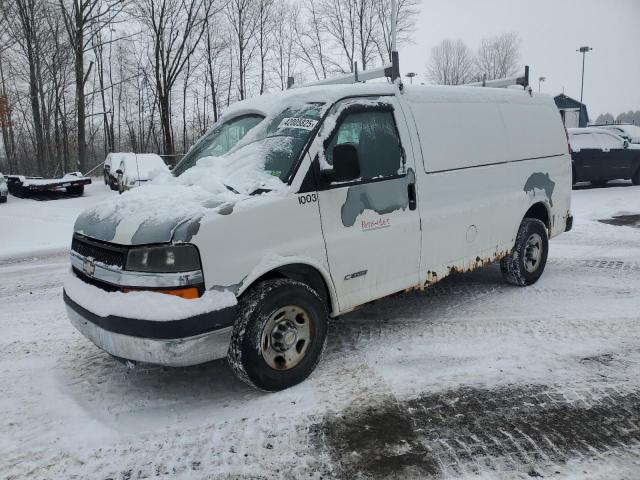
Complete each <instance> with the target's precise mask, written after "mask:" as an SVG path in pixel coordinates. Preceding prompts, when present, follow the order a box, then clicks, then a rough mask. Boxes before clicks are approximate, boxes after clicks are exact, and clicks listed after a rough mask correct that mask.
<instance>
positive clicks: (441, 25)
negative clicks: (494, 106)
mask: <svg viewBox="0 0 640 480" xmlns="http://www.w3.org/2000/svg"><path fill="white" fill-rule="evenodd" d="M420 10H421V12H420V14H419V16H418V19H417V24H416V31H415V34H414V40H415V43H414V44H413V45H405V46H402V47H401V48H400V67H401V70H402V72H403V73H407V72H409V71H414V72H416V73H418V75H419V76H418V77H416V78H414V79H413V81H414V83H415V82H416V81H417V83H420V82H424V81H425V71H426V63H427V61H428V59H429V55H430V51H431V47H433V46H434V45H436V44H437V43H439V42H440V41H441V40H442V39H444V38H451V39H457V38H460V39H462V40H464V41H465V42H466V43H467V44H468V45H469V46H470V47H471V48H472V49H473V50H476V48H477V46H478V44H479V42H480V39H481V38H482V37H485V36H487V35H492V34H495V33H501V32H507V31H514V32H516V33H518V35H520V38H521V40H522V47H521V52H522V59H521V61H522V64H523V66H524V65H525V64H527V65H529V66H530V67H531V78H532V82H531V83H532V85H533V87H534V88H535V89H536V90H537V88H538V77H540V76H544V77H547V81H546V82H544V83H543V84H542V91H543V92H546V93H551V94H554V95H555V94H558V93H562V91H563V89H564V91H565V93H566V94H567V95H569V96H570V97H573V98H576V99H578V100H579V99H580V74H581V68H582V55H581V54H579V53H577V52H576V49H577V48H579V47H580V46H582V45H588V46H590V47H593V49H594V50H593V52H590V53H588V54H587V63H586V68H585V86H584V103H585V104H586V105H587V107H588V109H589V115H590V116H591V117H592V120H595V118H596V116H598V115H599V114H600V113H604V112H611V113H613V114H614V115H617V114H619V113H621V112H622V111H628V110H640V0H527V1H525V0H422V4H421V7H420Z"/></svg>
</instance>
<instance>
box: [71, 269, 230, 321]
mask: <svg viewBox="0 0 640 480" xmlns="http://www.w3.org/2000/svg"><path fill="white" fill-rule="evenodd" d="M64 291H65V292H66V294H67V295H68V296H69V298H71V299H72V300H73V301H74V302H76V303H77V304H78V305H80V306H81V307H83V308H85V309H87V310H89V311H90V312H92V313H94V314H96V315H98V316H100V317H108V316H117V317H125V318H137V319H140V320H153V321H157V322H166V321H171V320H182V319H184V318H189V317H193V316H196V315H202V314H204V313H209V312H213V311H216V310H222V309H223V308H226V307H232V306H234V305H236V304H237V300H236V296H235V295H234V294H233V292H231V291H228V290H225V291H213V290H208V291H206V292H205V294H204V295H203V296H202V297H200V298H197V299H191V300H187V299H184V298H181V297H176V296H175V295H167V294H165V293H158V292H150V291H145V292H129V293H123V292H106V291H104V290H101V289H99V288H97V287H94V286H92V285H89V284H88V283H84V282H83V281H82V280H80V279H79V278H77V277H76V276H75V275H74V274H73V273H69V274H67V276H66V278H65V281H64Z"/></svg>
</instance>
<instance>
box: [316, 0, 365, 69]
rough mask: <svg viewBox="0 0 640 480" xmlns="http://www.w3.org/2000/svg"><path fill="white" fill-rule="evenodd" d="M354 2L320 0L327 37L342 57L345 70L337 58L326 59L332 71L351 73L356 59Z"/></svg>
mask: <svg viewBox="0 0 640 480" xmlns="http://www.w3.org/2000/svg"><path fill="white" fill-rule="evenodd" d="M356 1H357V0H322V3H321V4H320V5H321V7H320V8H321V15H322V17H323V18H324V20H323V26H324V29H325V31H326V33H327V36H328V37H329V38H330V39H331V40H332V41H333V43H334V44H335V45H336V46H337V49H338V50H339V51H341V53H342V54H343V55H344V60H346V68H345V65H344V63H343V61H340V57H339V56H335V57H331V58H327V61H329V62H330V63H331V64H332V65H333V67H334V69H337V70H338V71H340V72H352V71H353V67H354V65H353V62H354V61H355V57H356V48H357V47H356V35H357V27H356V22H357V20H356Z"/></svg>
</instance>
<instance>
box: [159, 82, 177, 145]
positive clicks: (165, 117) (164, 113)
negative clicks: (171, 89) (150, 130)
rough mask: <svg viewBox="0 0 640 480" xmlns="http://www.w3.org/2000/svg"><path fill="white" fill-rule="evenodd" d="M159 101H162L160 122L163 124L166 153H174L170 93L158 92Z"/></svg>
mask: <svg viewBox="0 0 640 480" xmlns="http://www.w3.org/2000/svg"><path fill="white" fill-rule="evenodd" d="M158 103H160V124H161V125H162V138H163V141H164V153H165V155H173V154H174V150H173V138H172V137H171V118H170V110H169V95H168V94H166V93H163V94H160V93H159V94H158Z"/></svg>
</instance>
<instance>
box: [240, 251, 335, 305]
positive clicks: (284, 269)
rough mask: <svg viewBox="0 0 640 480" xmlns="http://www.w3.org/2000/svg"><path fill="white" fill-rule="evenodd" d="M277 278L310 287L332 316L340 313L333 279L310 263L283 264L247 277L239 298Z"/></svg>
mask: <svg viewBox="0 0 640 480" xmlns="http://www.w3.org/2000/svg"><path fill="white" fill-rule="evenodd" d="M276 278H288V279H290V280H297V281H299V282H302V283H304V284H306V285H308V286H309V287H311V288H313V289H314V290H315V291H316V292H317V293H318V295H320V298H322V300H323V301H324V302H325V304H326V305H327V309H328V310H329V312H330V313H331V314H333V313H337V312H338V311H339V307H338V303H337V298H336V294H335V291H334V289H333V284H332V283H331V278H330V277H329V275H328V274H327V273H325V272H323V271H322V270H321V269H320V268H318V267H317V266H315V265H311V264H309V263H302V262H295V263H287V264H282V265H280V266H278V267H272V268H270V269H269V270H267V271H265V272H263V273H260V274H258V275H251V276H250V277H247V279H246V280H245V282H246V283H245V284H243V285H242V287H241V289H240V291H239V296H241V295H244V294H245V293H246V292H248V291H249V290H250V289H251V287H253V286H254V285H257V284H258V283H260V282H262V281H264V280H273V279H276Z"/></svg>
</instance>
